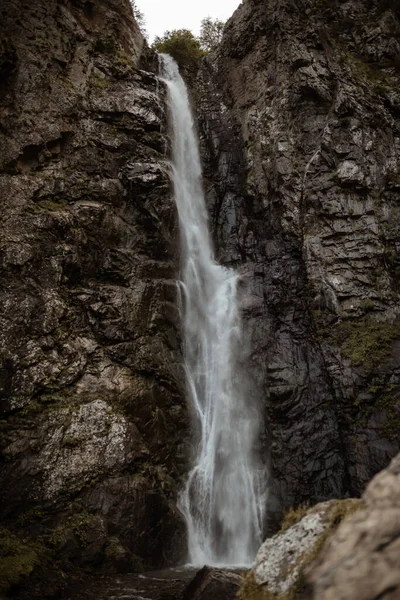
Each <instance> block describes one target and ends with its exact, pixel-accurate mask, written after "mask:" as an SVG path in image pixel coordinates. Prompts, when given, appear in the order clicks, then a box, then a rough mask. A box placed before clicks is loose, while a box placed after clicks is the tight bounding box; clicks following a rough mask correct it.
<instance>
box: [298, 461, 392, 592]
mask: <svg viewBox="0 0 400 600" xmlns="http://www.w3.org/2000/svg"><path fill="white" fill-rule="evenodd" d="M363 501H364V506H363V508H362V510H360V511H359V512H357V513H356V514H354V515H353V516H351V517H349V519H346V521H345V522H344V523H342V524H341V525H340V527H339V528H338V530H337V531H336V533H335V534H334V536H333V537H332V538H331V539H330V540H329V543H328V544H327V545H326V547H325V548H324V550H323V552H322V553H321V554H320V556H319V558H318V561H317V563H316V565H315V566H313V568H312V569H311V571H310V573H309V574H308V576H307V583H308V585H309V590H308V594H307V598H313V599H314V600H330V599H332V598H341V599H343V600H373V599H376V598H384V599H385V600H397V599H398V598H399V597H400V455H398V456H397V457H396V458H395V459H394V460H393V461H392V463H391V464H390V466H389V467H388V468H387V469H385V470H384V471H382V472H381V473H379V474H378V475H376V477H374V479H373V480H372V481H371V483H370V484H369V485H368V487H367V489H366V491H365V493H364V495H363Z"/></svg>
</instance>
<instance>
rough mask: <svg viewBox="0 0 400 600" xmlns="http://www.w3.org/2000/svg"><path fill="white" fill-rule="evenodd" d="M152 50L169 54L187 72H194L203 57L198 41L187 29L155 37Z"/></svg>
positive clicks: (167, 32)
mask: <svg viewBox="0 0 400 600" xmlns="http://www.w3.org/2000/svg"><path fill="white" fill-rule="evenodd" d="M153 49H154V50H156V52H160V53H164V54H170V55H171V56H172V58H174V59H175V60H176V62H177V63H178V65H179V66H180V67H181V68H183V69H187V70H189V71H194V70H195V69H196V67H197V65H198V62H199V60H200V58H201V57H202V56H204V51H203V50H202V49H201V46H200V41H199V40H198V39H197V38H196V37H195V36H194V35H193V33H192V32H191V31H189V29H174V30H173V31H166V32H165V33H164V35H163V36H162V37H156V39H155V40H154V44H153Z"/></svg>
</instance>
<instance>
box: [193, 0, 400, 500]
mask: <svg viewBox="0 0 400 600" xmlns="http://www.w3.org/2000/svg"><path fill="white" fill-rule="evenodd" d="M399 32H400V25H399V14H398V9H397V8H396V6H395V3H384V2H378V1H375V0H371V1H370V2H369V3H365V2H351V3H349V2H346V3H333V4H331V3H326V2H324V1H320V0H318V1H317V0H307V1H306V0H304V1H303V2H300V3H296V7H295V8H294V3H293V2H292V1H291V0H282V1H280V2H269V1H268V0H247V1H245V2H243V3H242V4H241V5H240V7H239V8H238V10H237V11H236V13H235V14H234V15H233V17H232V18H231V19H230V21H229V22H228V24H227V26H226V28H225V33H224V38H223V41H222V44H221V46H220V48H219V50H218V51H217V53H216V54H214V55H211V56H210V57H209V58H207V59H206V61H205V63H204V65H203V68H202V69H201V72H200V74H199V77H198V80H197V84H196V87H195V90H194V95H195V98H196V103H197V107H198V117H199V131H200V134H201V145H202V153H203V160H204V167H205V188H206V191H207V195H208V201H209V206H210V211H211V214H212V221H213V227H214V236H215V240H216V246H217V251H218V254H219V257H220V258H221V260H222V261H223V262H224V263H226V264H232V265H234V266H237V267H239V268H240V270H241V272H242V285H243V312H244V316H245V331H246V332H247V335H248V338H249V339H248V346H249V348H250V350H249V364H250V368H251V371H252V373H253V378H254V380H255V382H256V383H257V386H258V389H259V393H260V398H261V400H260V401H262V402H265V406H266V423H267V429H266V440H267V441H266V444H268V440H269V441H270V443H271V473H272V480H271V489H272V493H271V496H270V509H271V511H274V510H275V507H276V506H278V505H279V504H283V505H286V506H290V505H294V504H298V503H300V502H302V501H304V500H306V501H309V500H310V498H311V499H312V500H316V501H317V500H324V499H327V498H331V497H337V496H341V495H343V494H344V493H346V492H350V493H351V494H359V493H360V491H361V490H362V489H363V488H364V486H365V484H366V482H367V481H368V480H369V479H370V478H371V477H372V476H373V475H374V474H375V473H376V472H377V471H378V470H380V469H381V468H383V467H384V466H385V465H386V464H387V463H388V461H389V460H390V458H391V457H393V456H394V455H395V454H396V452H397V451H398V448H399V437H398V436H399V423H400V422H399V414H400V413H399V381H400V380H399V375H400V371H399V353H398V344H399V342H398V339H399V333H400V330H399V325H398V307H399V302H398V291H399V289H398V265H399V264H400V263H399V254H398V250H399V243H400V234H399V227H400V221H399V218H398V217H399V214H398V198H399V191H400V188H399V181H400V180H399V153H400V125H399V101H400V96H399V89H400V88H399V70H398V56H399V55H400V46H399ZM265 399H266V401H265Z"/></svg>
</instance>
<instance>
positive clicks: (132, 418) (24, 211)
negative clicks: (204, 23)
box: [0, 0, 400, 598]
mask: <svg viewBox="0 0 400 600" xmlns="http://www.w3.org/2000/svg"><path fill="white" fill-rule="evenodd" d="M0 12H1V20H0V23H1V25H0V29H1V38H0V76H1V83H0V89H1V95H0V147H1V150H2V152H1V156H0V162H1V164H0V172H1V174H0V186H1V194H0V199H1V206H2V211H1V219H2V228H1V233H0V252H1V275H2V285H1V289H0V297H1V307H2V308H1V312H0V319H1V328H0V332H1V336H2V339H1V346H0V353H1V368H0V388H1V404H0V407H1V420H0V427H1V467H0V497H1V502H0V506H1V508H0V510H1V519H2V525H1V530H0V566H1V565H2V570H1V575H0V593H4V594H8V595H9V597H15V598H43V597H48V598H52V597H62V596H63V595H64V594H66V596H65V597H68V591H65V590H68V586H70V585H72V584H73V583H74V581H77V582H80V581H81V579H82V578H85V577H87V576H93V575H97V576H98V575H100V574H101V575H102V576H113V575H114V574H116V573H124V572H130V573H132V572H138V571H141V570H143V569H145V570H148V569H156V568H160V567H168V566H173V565H176V564H178V563H179V562H180V561H182V560H184V558H185V544H186V534H185V525H184V522H183V519H182V516H181V515H180V513H179V511H178V510H177V508H176V500H177V495H178V492H179V490H180V489H181V487H182V481H183V478H184V476H185V473H186V472H187V464H188V457H189V456H190V452H191V448H190V446H191V444H190V437H189V434H188V411H187V407H186V401H185V380H184V370H183V364H182V332H181V326H180V317H179V306H178V295H177V288H176V280H177V278H178V276H179V261H180V257H179V233H178V220H177V214H176V209H175V205H174V198H173V193H172V189H171V185H170V167H169V160H168V159H169V150H170V143H169V139H168V128H167V111H166V107H165V91H164V89H163V86H162V85H160V83H159V81H158V79H157V73H158V61H157V57H156V56H155V54H154V53H153V52H152V51H151V50H149V48H148V46H147V44H146V42H145V40H144V39H143V37H142V35H141V33H140V31H139V29H138V27H137V24H136V23H135V20H134V18H133V15H132V10H131V7H130V4H129V2H128V0H107V1H106V0H93V1H92V0H52V1H51V2H44V1H43V0H39V1H38V2H36V3H34V4H32V3H30V2H28V1H27V0H18V1H16V2H15V1H11V0H3V2H2V4H1V7H0ZM399 18H400V9H399V6H398V3H397V2H396V1H395V0H368V1H366V2H361V1H359V0H347V1H339V0H336V1H334V2H329V3H328V2H325V0H299V1H297V2H296V3H294V1H293V0H279V2H275V1H274V2H273V1H272V0H245V1H244V2H242V4H241V5H240V6H239V8H238V9H237V11H236V12H235V13H234V15H233V16H232V18H231V19H230V20H229V21H228V23H227V25H226V27H225V30H224V35H223V39H222V42H221V44H220V45H219V47H218V48H217V49H216V50H215V51H214V52H212V53H211V54H209V55H208V56H207V57H205V58H204V59H203V61H202V62H201V64H200V65H199V69H198V72H197V73H196V74H195V75H194V76H192V77H191V78H190V86H191V94H192V100H193V108H194V111H195V114H196V117H197V125H198V133H199V137H200V146H201V155H202V161H203V169H204V188H205V191H206V197H207V202H208V207H209V214H210V223H211V226H212V231H213V238H214V243H215V248H216V253H217V256H218V259H219V261H220V262H221V263H222V264H225V265H228V266H233V267H235V268H236V269H238V270H239V272H240V275H241V283H240V299H241V310H242V313H243V319H244V333H245V336H246V340H245V342H246V343H245V345H246V348H247V354H248V356H247V361H246V366H247V370H248V374H249V379H250V380H251V382H252V385H251V390H250V392H249V393H251V394H252V395H256V396H257V397H258V400H259V402H260V404H261V405H262V407H263V413H264V418H265V422H264V423H263V425H264V429H263V435H262V438H261V440H260V448H259V451H260V453H261V454H262V456H263V458H264V461H265V463H266V464H267V465H268V474H269V495H268V499H267V523H266V533H275V532H276V530H277V528H278V526H279V523H280V519H281V515H282V512H283V511H284V510H285V509H287V508H289V507H292V506H298V505H300V504H307V505H309V506H310V505H312V504H315V503H317V502H322V503H324V502H326V501H329V500H331V499H334V498H347V497H358V496H360V495H361V493H362V492H363V491H364V489H365V487H366V485H367V483H368V482H369V481H370V480H371V478H372V477H373V476H374V475H375V474H376V473H377V472H378V471H380V470H381V469H383V468H385V467H387V465H388V464H389V462H390V460H391V459H392V458H393V457H394V456H395V455H396V454H397V453H398V452H399V431H400V428H399V425H400V405H399V392H400V362H399V356H400V354H399V352H400V321H399V310H400V308H399V306H400V305H399V299H398V294H399V283H398V278H399V272H400V271H399V266H400V254H399V252H400V213H399V193H400V170H399V169H400V167H399V154H400V92H399V90H400V86H399V79H400V74H399V64H400V24H399ZM396 464H397V463H396ZM391 493H392V496H391V500H390V502H391V503H392V504H393V505H396V502H397V504H398V500H397V501H396V499H395V498H396V497H397V498H398V489H397V487H396V486H393V487H392V492H391ZM396 495H397V496H396ZM396 506H397V505H396ZM378 509H379V510H385V506H384V505H383V504H382V505H381V506H380V507H378ZM396 510H397V509H396ZM388 514H389V513H388ZM396 515H397V513H396V511H393V515H392V518H393V519H395V518H396ZM351 518H352V519H356V518H357V515H355V516H354V517H351ZM388 518H389V517H388ZM393 522H394V521H393ZM345 525H346V524H345V523H344V524H343V526H345ZM349 527H350V525H349ZM388 528H389V530H390V523H389V524H388ZM339 533H340V530H339V531H338V534H339ZM382 543H383V542H382ZM384 543H386V542H384ZM371 547H373V543H372V546H371ZM335 548H336V549H335ZM336 550H337V551H338V552H340V544H337V545H336V546H334V547H333V550H331V551H329V549H327V553H328V554H329V552H331V555H332V553H333V557H332V556H331V558H329V560H330V561H336V563H337V564H338V563H340V559H337V558H335V555H334V553H335V552H336ZM322 559H323V557H322ZM322 559H321V560H322ZM327 560H328V559H327ZM336 563H335V564H336ZM365 564H368V561H366V562H365ZM318 568H319V571H318V570H317V571H315V573H319V574H320V575H318V576H317V575H315V578H316V579H315V580H312V581H311V579H310V585H311V586H315V589H316V590H321V589H322V588H321V587H318V586H321V585H322V584H321V581H322V580H321V577H326V574H325V575H324V567H323V566H320V567H318ZM334 568H335V569H336V567H334ZM338 568H339V567H338ZM312 577H313V576H312ZM397 585H398V584H397V583H396V586H397ZM389 587H390V586H389ZM234 588H235V590H236V589H237V585H235V586H234ZM392 588H393V586H392ZM393 589H394V591H393ZM393 589H392V591H391V592H390V593H392V596H389V595H388V596H377V595H376V596H374V597H382V598H383V597H384V598H386V597H387V598H395V597H397V596H396V595H395V594H396V593H398V591H397V590H398V588H397V587H394V588H393ZM181 591H182V590H181V588H179V592H176V594H178V593H179V594H180V593H181ZM174 593H175V592H174ZM315 593H316V592H315ZM323 593H324V594H325V593H326V594H328V592H325V591H324V592H322V591H319V592H318V594H320V595H316V596H315V597H316V598H325V597H326V598H329V597H331V596H329V595H322V594H323ZM378 593H381V592H378V591H377V594H378ZM171 594H172V592H171ZM93 597H94V596H93ZM174 597H178V596H174ZM209 597H211V596H209ZM345 597H346V598H358V596H354V595H353V596H350V595H349V596H345ZM372 597H373V596H371V598H372Z"/></svg>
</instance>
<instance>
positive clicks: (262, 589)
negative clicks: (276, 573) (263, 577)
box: [236, 571, 304, 600]
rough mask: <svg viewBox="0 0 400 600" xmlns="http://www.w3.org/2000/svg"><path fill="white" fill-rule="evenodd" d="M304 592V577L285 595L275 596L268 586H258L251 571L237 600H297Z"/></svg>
mask: <svg viewBox="0 0 400 600" xmlns="http://www.w3.org/2000/svg"><path fill="white" fill-rule="evenodd" d="M303 590H304V578H303V576H302V575H300V577H299V579H298V580H297V581H296V583H295V584H294V585H293V586H292V587H291V588H290V590H288V591H287V592H286V593H285V594H275V593H273V592H271V591H270V590H268V588H267V586H266V585H258V584H257V583H256V582H255V580H254V575H253V573H252V571H249V572H248V574H247V575H246V576H245V578H244V583H243V585H242V587H241V589H240V590H239V593H238V595H237V596H236V598H237V600H296V598H299V596H300V595H301V593H302V592H303Z"/></svg>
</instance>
